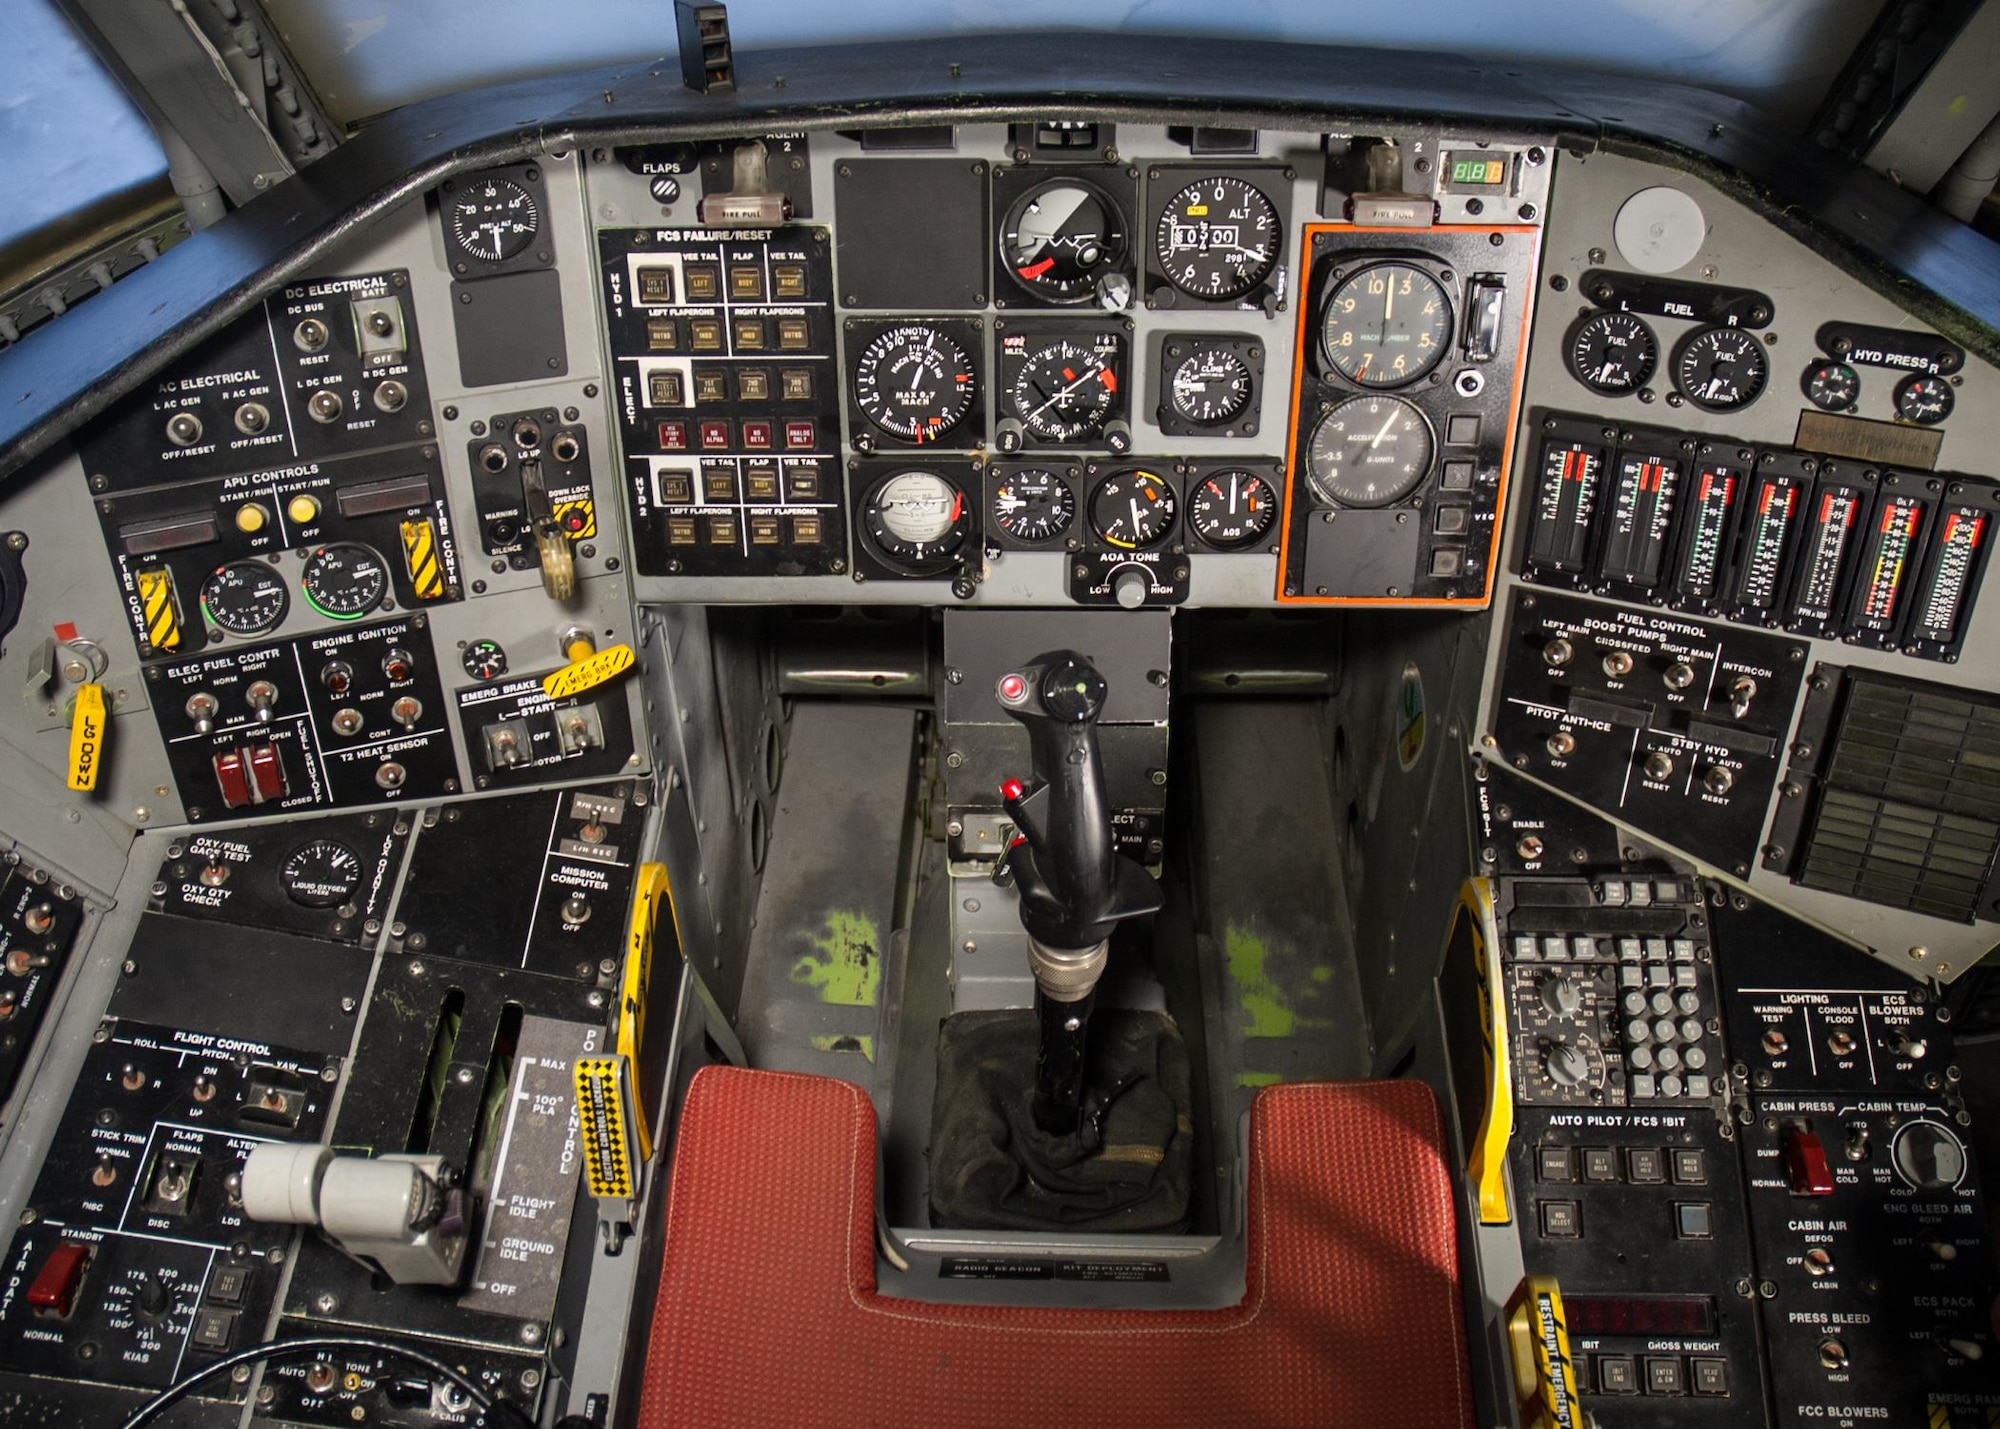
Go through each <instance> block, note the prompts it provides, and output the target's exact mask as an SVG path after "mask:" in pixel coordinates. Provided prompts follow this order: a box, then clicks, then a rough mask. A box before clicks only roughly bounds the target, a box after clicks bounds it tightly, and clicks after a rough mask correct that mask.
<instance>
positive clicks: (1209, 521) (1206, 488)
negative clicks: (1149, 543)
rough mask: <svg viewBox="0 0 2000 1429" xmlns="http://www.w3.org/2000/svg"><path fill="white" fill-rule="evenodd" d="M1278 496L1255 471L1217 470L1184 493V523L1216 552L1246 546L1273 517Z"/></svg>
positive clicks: (1261, 532) (1269, 523)
mask: <svg viewBox="0 0 2000 1429" xmlns="http://www.w3.org/2000/svg"><path fill="white" fill-rule="evenodd" d="M1277 515H1278V497H1277V493H1276V492H1274V491H1273V490H1272V489H1271V483H1270V482H1268V481H1266V480H1265V479H1264V478H1263V477H1261V476H1258V475H1257V474H1256V473H1255V472H1249V471H1218V472H1216V473H1214V474H1213V475H1211V476H1207V477H1204V478H1203V479H1202V481H1201V483H1200V484H1199V485H1197V486H1196V487H1195V489H1194V490H1193V492H1192V493H1190V494H1189V496H1188V524H1189V525H1190V526H1192V527H1194V531H1195V534H1196V535H1197V536H1199V537H1201V539H1202V540H1204V541H1206V542H1208V544H1209V545H1211V546H1213V547H1215V548H1216V549H1217V550H1219V551H1234V550H1238V549H1240V548H1242V547H1244V546H1248V545H1250V544H1251V543H1252V542H1254V541H1256V540H1257V539H1258V538H1259V537H1260V536H1262V535H1263V534H1264V533H1265V532H1266V531H1268V530H1270V529H1271V523H1272V521H1274V520H1276V519H1277Z"/></svg>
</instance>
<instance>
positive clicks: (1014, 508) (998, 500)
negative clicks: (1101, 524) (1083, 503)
mask: <svg viewBox="0 0 2000 1429" xmlns="http://www.w3.org/2000/svg"><path fill="white" fill-rule="evenodd" d="M1075 516H1076V496H1075V494H1074V493H1072V492H1071V491H1070V489H1069V483H1068V482H1066V481H1064V480H1063V479H1062V478H1061V477H1059V476H1057V475H1056V474H1055V473H1054V472H1052V471H1015V472H1009V473H1008V474H1007V475H1006V476H1003V477H1001V478H1000V484H999V485H998V486H996V487H994V488H993V524H994V525H996V526H998V527H999V528H1000V529H1001V530H1002V531H1005V532H1006V533H1007V534H1008V535H1009V536H1012V537H1013V538H1014V539H1015V540H1017V541H1046V540H1048V539H1050V538H1051V537H1054V536H1060V535H1061V534H1062V533H1063V532H1065V531H1067V530H1068V529H1069V523H1070V521H1071V520H1072V519H1074V518H1075Z"/></svg>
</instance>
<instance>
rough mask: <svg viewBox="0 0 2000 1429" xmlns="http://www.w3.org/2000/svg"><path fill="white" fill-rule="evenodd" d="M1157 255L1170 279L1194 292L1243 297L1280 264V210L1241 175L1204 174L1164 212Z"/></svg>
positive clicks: (1155, 249)
mask: <svg viewBox="0 0 2000 1429" xmlns="http://www.w3.org/2000/svg"><path fill="white" fill-rule="evenodd" d="M1153 255H1154V256H1155V257H1156V258H1158V259H1159V260H1160V271H1161V272H1162V273H1163V274H1165V275H1166V279H1167V281H1168V282H1169V283H1172V284H1173V285H1174V286H1175V287H1176V288H1179V289H1180V290H1181V291H1182V292H1183V293H1186V294H1187V295H1188V296H1189V297H1191V298H1206V299H1209V300H1211V301H1225V300H1227V299H1230V298H1240V297H1242V296H1243V295H1244V294H1245V293H1248V292H1250V291H1251V290H1252V289H1254V288H1255V287H1256V286H1257V285H1258V284H1259V283H1261V282H1263V281H1264V280H1265V279H1266V278H1268V277H1270V276H1271V270H1272V269H1273V268H1275V267H1276V266H1277V264H1278V210H1277V208H1276V206H1275V205H1273V204H1272V202H1271V201H1270V200H1269V199H1268V198H1266V197H1264V194H1263V192H1262V191H1261V190H1260V189H1258V188H1256V187H1255V186H1254V185H1252V184H1250V183H1247V182H1246V181H1244V180H1242V179H1236V178H1229V177H1227V176H1225V175H1217V176H1215V177H1213V178H1206V179H1199V180H1197V181H1196V182H1194V183H1191V184H1189V185H1188V186H1187V187H1186V188H1184V189H1182V190H1181V191H1180V192H1179V193H1177V194H1175V195H1174V196H1173V198H1172V199H1170V200H1169V201H1168V203H1167V206H1166V209H1165V211H1163V212H1162V213H1161V214H1160V223H1159V227H1158V228H1157V229H1155V230H1154V233H1153Z"/></svg>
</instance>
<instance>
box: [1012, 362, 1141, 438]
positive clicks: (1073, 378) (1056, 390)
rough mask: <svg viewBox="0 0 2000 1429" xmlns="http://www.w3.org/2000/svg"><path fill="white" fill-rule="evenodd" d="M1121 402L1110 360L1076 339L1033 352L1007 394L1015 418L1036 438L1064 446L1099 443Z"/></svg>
mask: <svg viewBox="0 0 2000 1429" xmlns="http://www.w3.org/2000/svg"><path fill="white" fill-rule="evenodd" d="M1117 397H1118V374H1117V373H1116V372H1115V371H1113V370H1112V367H1111V361H1110V357H1109V356H1108V355H1107V354H1106V353H1104V352H1102V351H1101V350H1099V349H1096V348H1093V347H1091V346H1090V345H1088V344H1086V343H1082V342H1078V341H1077V340H1075V339H1074V338H1067V337H1059V338H1054V339H1051V340H1050V341H1048V342H1045V343H1043V344H1042V345H1041V346H1040V347H1037V348H1035V349H1033V350H1032V351H1030V352H1029V353H1028V355H1027V357H1026V359H1025V360H1024V361H1023V362H1022V364H1021V369H1020V371H1019V372H1017V373H1016V374H1015V376H1014V381H1013V383H1012V384H1011V385H1010V386H1009V387H1008V389H1007V400H1008V403H1009V405H1010V406H1011V407H1012V408H1013V412H1014V415H1015V416H1016V417H1017V418H1019V419H1020V422H1021V425H1022V426H1024V427H1026V428H1027V429H1028V430H1029V431H1030V432H1032V433H1033V434H1034V435H1035V436H1036V437H1037V438H1039V439H1040V440H1042V441H1044V442H1052V443H1057V444H1060V445H1076V444H1082V443H1088V442H1091V441H1093V440H1095V439H1096V438H1097V437H1098V436H1099V435H1100V434H1101V433H1102V432H1103V431H1104V423H1105V422H1106V420H1108V419H1109V417H1110V416H1111V408H1112V404H1113V403H1114V402H1115V401H1116V400H1117Z"/></svg>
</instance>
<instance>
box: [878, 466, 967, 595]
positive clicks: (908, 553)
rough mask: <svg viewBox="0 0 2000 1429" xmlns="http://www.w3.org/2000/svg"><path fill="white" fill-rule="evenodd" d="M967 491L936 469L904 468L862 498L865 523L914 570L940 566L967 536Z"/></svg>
mask: <svg viewBox="0 0 2000 1429" xmlns="http://www.w3.org/2000/svg"><path fill="white" fill-rule="evenodd" d="M966 516H967V512H966V503H965V493H964V492H963V491H960V490H959V489H958V487H957V486H955V485H953V484H952V483H951V482H950V481H947V480H946V479H945V478H944V477H942V476H939V475H938V474H937V473H936V472H931V471H899V472H895V473H892V474H891V475H889V476H886V477H884V478H883V479H882V480H881V481H880V482H878V483H877V484H876V486H875V488H874V490H872V491H871V492H869V493H868V496H867V498H866V499H865V500H864V501H863V502H862V507H861V524H862V526H863V527H864V528H866V530H867V532H868V535H869V536H870V538H871V539H873V541H874V542H875V545H876V548H877V549H878V550H880V551H881V553H882V554H883V555H884V556H886V557H887V558H888V559H889V560H891V561H892V562H894V563H895V564H897V565H900V566H904V567H906V568H908V569H910V570H914V571H922V570H927V569H935V568H936V567H938V566H941V565H942V564H944V562H945V561H947V560H948V559H949V558H950V557H951V555H952V553H953V552H954V551H956V550H957V549H958V548H959V547H960V546H961V545H963V544H964V542H965V533H966V528H967V525H968V524H969V523H968V522H967V519H966Z"/></svg>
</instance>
